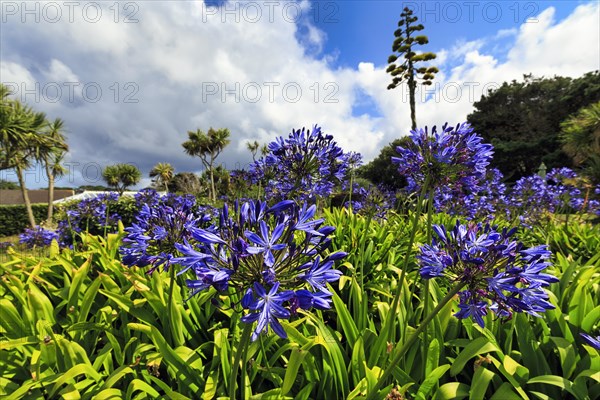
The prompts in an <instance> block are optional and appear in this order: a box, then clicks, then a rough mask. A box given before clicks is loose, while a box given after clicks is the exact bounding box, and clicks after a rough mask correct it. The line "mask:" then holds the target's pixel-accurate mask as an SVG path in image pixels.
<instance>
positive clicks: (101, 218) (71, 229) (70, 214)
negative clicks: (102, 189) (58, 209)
mask: <svg viewBox="0 0 600 400" xmlns="http://www.w3.org/2000/svg"><path fill="white" fill-rule="evenodd" d="M118 201H119V195H118V194H117V193H116V192H109V193H99V194H98V195H97V196H94V197H91V198H87V199H83V200H81V201H80V202H78V203H75V204H70V205H67V208H66V211H65V213H66V218H64V219H62V220H60V221H59V222H58V229H57V232H58V235H59V237H60V245H61V246H64V247H71V246H73V244H74V243H73V240H74V236H75V234H78V233H82V232H87V233H90V234H93V235H102V234H104V233H113V232H116V231H117V226H118V225H117V224H118V222H119V220H120V219H121V217H120V216H119V214H118V213H116V212H115V208H116V205H117V202H118Z"/></svg>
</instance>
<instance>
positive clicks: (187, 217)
mask: <svg viewBox="0 0 600 400" xmlns="http://www.w3.org/2000/svg"><path fill="white" fill-rule="evenodd" d="M144 197H147V199H146V200H148V204H141V209H140V210H139V212H138V213H137V215H136V220H135V222H134V223H133V224H132V225H131V226H130V227H128V228H126V229H125V231H126V232H127V236H126V237H125V238H124V239H123V246H121V249H120V252H121V256H122V260H123V264H125V265H127V266H130V267H131V266H134V265H136V266H138V267H146V266H150V268H149V270H148V273H152V272H154V271H155V270H156V269H157V268H158V267H160V266H162V267H163V269H164V270H165V271H166V270H168V269H169V267H170V265H171V261H172V259H173V258H174V256H175V254H176V248H175V244H176V243H183V242H184V241H186V240H189V239H191V232H192V229H195V228H199V227H207V226H208V225H210V222H211V219H212V218H211V214H210V213H207V212H204V211H205V210H204V208H203V207H196V199H195V197H194V196H191V195H188V196H178V195H175V194H168V195H166V196H163V197H160V196H158V195H156V194H154V195H151V194H150V193H146V194H144Z"/></svg>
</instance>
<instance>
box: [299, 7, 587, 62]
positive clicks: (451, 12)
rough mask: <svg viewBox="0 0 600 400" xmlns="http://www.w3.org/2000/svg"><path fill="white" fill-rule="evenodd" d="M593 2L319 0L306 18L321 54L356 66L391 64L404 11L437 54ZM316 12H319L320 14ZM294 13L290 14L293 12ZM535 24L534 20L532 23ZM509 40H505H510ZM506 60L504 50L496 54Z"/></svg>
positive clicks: (559, 15)
mask: <svg viewBox="0 0 600 400" xmlns="http://www.w3.org/2000/svg"><path fill="white" fill-rule="evenodd" d="M585 3H589V2H585V1H576V0H562V1H561V0H555V1H488V2H476V1H395V0H368V1H367V0H347V1H336V2H333V1H327V0H323V1H317V2H314V4H315V5H314V6H313V7H314V9H315V11H312V12H311V13H309V14H308V15H307V17H308V18H309V19H312V20H313V21H315V25H316V26H317V27H318V28H319V29H321V30H323V31H324V32H325V33H326V35H327V40H326V41H325V45H324V46H323V52H324V53H328V54H336V55H337V60H336V65H342V66H347V67H356V66H357V65H358V63H359V62H364V61H370V62H373V63H374V64H375V65H376V66H382V65H385V64H386V63H387V57H388V56H389V55H390V54H391V44H392V41H393V39H394V31H395V30H396V28H397V23H398V20H399V18H400V13H401V12H402V10H403V8H404V7H409V8H410V9H411V10H413V12H414V15H415V16H417V17H418V18H419V22H420V23H422V24H423V25H424V27H425V29H424V30H423V31H422V33H423V34H425V35H426V36H428V38H429V42H430V43H429V44H428V45H426V46H423V48H424V49H426V51H432V52H437V51H439V50H441V49H444V48H449V47H451V46H452V45H453V44H454V43H456V42H459V41H465V42H468V41H473V40H477V39H481V38H485V37H494V36H496V35H497V33H498V32H499V31H502V30H512V29H517V28H518V27H519V26H520V25H521V24H522V23H524V22H526V21H527V20H528V17H529V18H535V17H536V16H537V15H538V14H539V13H540V12H542V11H543V10H545V9H547V8H548V7H553V8H554V9H555V18H556V19H558V20H560V19H564V18H565V17H566V16H568V15H569V14H570V13H571V12H572V11H573V10H574V9H575V8H576V6H577V5H580V4H585ZM317 10H318V11H317ZM290 13H291V12H290ZM531 23H535V22H531ZM509 40H510V39H509V37H506V38H505V40H504V41H503V42H507V41H509ZM492 54H494V55H495V56H498V57H499V58H500V60H502V59H503V58H502V57H503V56H504V55H505V53H504V52H502V51H492Z"/></svg>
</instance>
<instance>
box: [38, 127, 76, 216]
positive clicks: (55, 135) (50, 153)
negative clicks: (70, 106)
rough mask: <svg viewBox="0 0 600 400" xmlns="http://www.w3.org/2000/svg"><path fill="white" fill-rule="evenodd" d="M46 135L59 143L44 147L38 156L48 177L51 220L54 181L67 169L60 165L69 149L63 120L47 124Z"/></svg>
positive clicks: (51, 214)
mask: <svg viewBox="0 0 600 400" xmlns="http://www.w3.org/2000/svg"><path fill="white" fill-rule="evenodd" d="M48 135H49V136H50V138H51V140H53V141H55V142H56V143H58V144H61V145H60V146H59V145H56V146H53V147H50V148H47V149H44V150H45V151H42V152H40V155H39V156H40V158H41V160H42V161H43V163H44V166H45V169H46V176H47V177H48V214H47V221H48V222H51V221H52V216H53V212H54V183H55V181H56V178H57V177H61V176H63V175H64V174H65V173H66V172H67V170H66V169H65V167H64V166H63V165H62V163H63V161H64V158H65V155H66V154H67V151H68V150H69V147H68V146H67V144H66V143H67V141H66V138H65V136H64V122H63V120H61V119H60V118H56V119H55V120H54V121H53V122H50V123H49V124H48Z"/></svg>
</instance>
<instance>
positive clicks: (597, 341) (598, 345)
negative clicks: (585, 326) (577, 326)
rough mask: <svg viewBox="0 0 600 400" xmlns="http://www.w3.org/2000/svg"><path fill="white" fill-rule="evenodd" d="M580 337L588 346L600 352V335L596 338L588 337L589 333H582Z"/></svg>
mask: <svg viewBox="0 0 600 400" xmlns="http://www.w3.org/2000/svg"><path fill="white" fill-rule="evenodd" d="M580 335H581V337H582V338H583V340H585V342H586V343H587V344H588V345H590V346H592V347H593V348H595V349H596V350H600V335H599V336H596V337H594V336H592V335H588V334H587V333H580Z"/></svg>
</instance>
